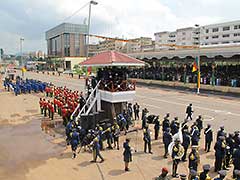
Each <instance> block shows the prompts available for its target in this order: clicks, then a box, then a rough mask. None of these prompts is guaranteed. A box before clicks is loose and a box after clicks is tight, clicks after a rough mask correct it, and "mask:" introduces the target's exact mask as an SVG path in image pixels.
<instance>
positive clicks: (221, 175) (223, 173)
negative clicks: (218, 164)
mask: <svg viewBox="0 0 240 180" xmlns="http://www.w3.org/2000/svg"><path fill="white" fill-rule="evenodd" d="M218 174H219V177H217V178H214V180H224V179H225V177H226V175H227V171H226V170H220V171H218Z"/></svg>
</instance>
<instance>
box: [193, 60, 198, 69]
mask: <svg viewBox="0 0 240 180" xmlns="http://www.w3.org/2000/svg"><path fill="white" fill-rule="evenodd" d="M197 70H198V57H196V59H195V61H194V62H193V67H192V72H196V71H197Z"/></svg>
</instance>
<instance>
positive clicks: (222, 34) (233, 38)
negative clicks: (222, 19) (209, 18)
mask: <svg viewBox="0 0 240 180" xmlns="http://www.w3.org/2000/svg"><path fill="white" fill-rule="evenodd" d="M154 36H155V49H156V50H162V49H168V50H169V49H170V50H171V49H176V47H171V46H170V45H178V46H194V45H200V46H203V47H204V46H209V45H210V46H212V45H215V46H219V45H220V46H221V45H223V46H224V45H226V44H236V43H240V21H232V22H226V23H220V24H211V25H206V26H200V27H188V28H181V29H177V30H176V31H173V32H169V31H163V32H158V33H155V34H154Z"/></svg>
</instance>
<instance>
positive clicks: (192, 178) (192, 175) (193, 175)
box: [189, 169, 199, 180]
mask: <svg viewBox="0 0 240 180" xmlns="http://www.w3.org/2000/svg"><path fill="white" fill-rule="evenodd" d="M189 180H199V178H198V176H197V171H196V170H194V169H191V170H190V176H189Z"/></svg>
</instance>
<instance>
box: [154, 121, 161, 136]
mask: <svg viewBox="0 0 240 180" xmlns="http://www.w3.org/2000/svg"><path fill="white" fill-rule="evenodd" d="M159 129H160V122H159V120H158V119H157V120H156V121H155V124H154V136H155V140H158V135H159Z"/></svg>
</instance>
